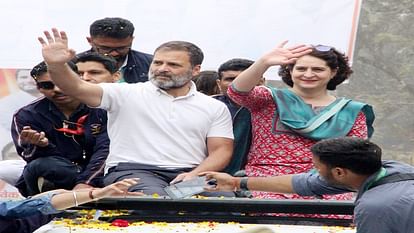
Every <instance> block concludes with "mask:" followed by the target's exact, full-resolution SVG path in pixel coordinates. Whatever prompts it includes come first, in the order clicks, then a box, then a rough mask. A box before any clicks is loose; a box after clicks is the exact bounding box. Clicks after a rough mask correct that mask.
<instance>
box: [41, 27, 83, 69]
mask: <svg viewBox="0 0 414 233" xmlns="http://www.w3.org/2000/svg"><path fill="white" fill-rule="evenodd" d="M44 35H45V37H46V40H45V39H44V38H43V37H39V38H38V40H39V42H40V44H42V55H43V58H44V59H45V62H46V63H47V64H48V65H53V64H61V63H66V62H68V61H70V60H71V59H72V58H73V57H74V56H75V51H74V50H73V49H70V48H68V37H67V36H66V33H65V32H64V31H60V32H59V31H58V30H57V29H56V28H52V34H51V33H50V32H48V31H44Z"/></svg>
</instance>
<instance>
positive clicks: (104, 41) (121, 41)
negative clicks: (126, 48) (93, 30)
mask: <svg viewBox="0 0 414 233" xmlns="http://www.w3.org/2000/svg"><path fill="white" fill-rule="evenodd" d="M91 39H92V42H93V43H96V44H99V45H104V46H108V47H110V46H115V47H119V46H123V45H129V44H131V43H132V41H133V39H134V38H133V37H132V36H128V37H127V38H112V37H103V36H98V37H91Z"/></svg>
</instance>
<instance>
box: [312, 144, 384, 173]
mask: <svg viewBox="0 0 414 233" xmlns="http://www.w3.org/2000/svg"><path fill="white" fill-rule="evenodd" d="M311 151H312V153H313V155H314V156H317V157H318V158H319V161H320V162H321V163H323V164H325V165H327V166H329V167H331V168H334V167H341V168H346V169H349V170H351V171H352V172H354V173H356V174H360V175H371V174H374V173H375V172H377V171H378V170H379V169H380V168H381V165H382V162H381V153H382V152H381V148H380V147H379V146H378V145H376V144H375V143H373V142H370V141H369V140H366V139H361V138H356V137H343V138H334V139H325V140H322V141H320V142H318V143H316V144H315V145H313V146H312V147H311Z"/></svg>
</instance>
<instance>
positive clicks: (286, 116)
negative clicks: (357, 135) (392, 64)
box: [269, 87, 375, 140]
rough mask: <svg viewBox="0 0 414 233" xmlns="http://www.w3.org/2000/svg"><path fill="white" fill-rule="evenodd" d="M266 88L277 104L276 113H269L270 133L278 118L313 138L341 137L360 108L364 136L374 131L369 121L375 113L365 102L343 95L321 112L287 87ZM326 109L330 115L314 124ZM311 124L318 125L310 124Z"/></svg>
mask: <svg viewBox="0 0 414 233" xmlns="http://www.w3.org/2000/svg"><path fill="white" fill-rule="evenodd" d="M269 88H270V90H271V91H272V96H273V100H274V101H275V102H276V105H277V109H276V112H275V114H274V116H273V126H272V132H273V133H275V132H276V129H275V127H276V125H277V122H276V121H277V118H279V121H280V122H281V123H282V124H283V125H285V126H287V127H288V128H289V129H291V130H293V131H294V132H296V133H298V134H300V135H302V136H304V137H307V138H310V139H313V140H322V139H326V138H336V137H345V136H346V135H347V134H348V133H349V131H350V130H351V129H352V126H353V125H354V123H355V120H356V118H357V116H358V114H359V112H361V111H362V112H363V113H364V114H365V117H366V124H367V127H368V138H370V137H371V136H372V134H373V133H374V128H373V126H372V124H373V122H374V119H375V115H374V112H373V110H372V107H371V106H370V105H368V104H365V103H361V102H358V101H354V100H350V99H346V98H337V99H336V100H335V101H334V102H333V103H331V104H330V105H328V106H326V107H325V108H324V109H323V110H322V111H321V112H319V113H315V112H314V111H313V109H312V107H311V106H310V105H309V104H306V103H305V102H304V101H303V100H302V99H301V98H300V97H298V96H297V95H295V94H294V93H293V92H292V91H290V90H289V89H276V88H273V87H269ZM335 108H337V109H335ZM329 112H330V113H333V112H334V114H332V116H330V117H329V118H328V119H326V120H323V122H322V123H321V124H318V123H317V121H321V119H323V118H324V116H326V115H328V114H329ZM315 124H317V125H318V126H317V127H312V126H315ZM313 128H314V129H313Z"/></svg>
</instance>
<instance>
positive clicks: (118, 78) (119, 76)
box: [112, 71, 121, 83]
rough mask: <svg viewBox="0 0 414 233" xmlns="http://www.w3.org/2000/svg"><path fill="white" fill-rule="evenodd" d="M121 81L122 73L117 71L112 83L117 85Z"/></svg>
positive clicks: (113, 75)
mask: <svg viewBox="0 0 414 233" xmlns="http://www.w3.org/2000/svg"><path fill="white" fill-rule="evenodd" d="M120 79H121V72H120V71H117V72H115V73H113V74H112V82H113V83H116V82H118V81H119V80H120Z"/></svg>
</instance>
